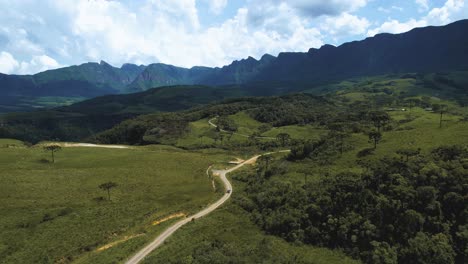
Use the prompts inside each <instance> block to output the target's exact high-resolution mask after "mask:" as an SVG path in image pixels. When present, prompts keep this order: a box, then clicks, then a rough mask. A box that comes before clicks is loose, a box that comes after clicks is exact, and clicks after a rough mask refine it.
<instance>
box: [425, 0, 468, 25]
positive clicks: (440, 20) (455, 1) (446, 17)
mask: <svg viewBox="0 0 468 264" xmlns="http://www.w3.org/2000/svg"><path fill="white" fill-rule="evenodd" d="M464 5H465V1H464V0H447V2H446V3H445V4H444V6H442V7H440V8H434V9H432V10H431V11H430V12H429V14H428V16H427V19H428V20H429V21H431V22H433V23H436V24H446V23H450V22H451V21H452V16H454V15H456V14H457V13H458V12H459V11H461V10H462V9H463V7H464Z"/></svg>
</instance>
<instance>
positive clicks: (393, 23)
mask: <svg viewBox="0 0 468 264" xmlns="http://www.w3.org/2000/svg"><path fill="white" fill-rule="evenodd" d="M426 25H427V24H426V21H424V20H414V19H410V20H408V21H406V22H400V21H398V20H390V21H386V22H384V23H383V24H382V25H380V26H379V27H377V28H374V29H371V30H369V31H368V32H367V35H368V36H375V35H377V34H378V33H383V32H385V33H393V34H397V33H403V32H406V31H409V30H411V29H413V28H415V27H424V26H426Z"/></svg>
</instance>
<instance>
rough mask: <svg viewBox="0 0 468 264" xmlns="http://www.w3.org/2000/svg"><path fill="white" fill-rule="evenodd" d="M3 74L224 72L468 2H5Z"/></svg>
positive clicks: (0, 25) (447, 17)
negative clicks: (162, 69)
mask: <svg viewBox="0 0 468 264" xmlns="http://www.w3.org/2000/svg"><path fill="white" fill-rule="evenodd" d="M0 10H2V11H1V16H0V72H1V73H6V74H34V73H37V72H41V71H45V70H48V69H55V68H60V67H65V66H70V65H78V64H82V63H85V62H90V61H94V62H99V61H101V60H104V61H106V62H108V63H110V64H112V65H114V66H117V67H120V66H121V65H122V64H124V63H135V64H144V65H147V64H151V63H157V62H161V63H166V64H172V65H176V66H181V67H192V66H210V67H220V66H223V65H227V64H230V63H231V62H232V61H234V60H239V59H242V58H247V57H249V56H252V57H254V58H256V59H259V58H261V56H262V55H263V54H265V53H268V54H271V55H274V56H277V55H278V53H280V52H285V51H297V52H306V51H307V50H309V49H310V48H319V47H320V46H322V45H324V44H332V45H340V44H342V43H344V42H349V41H354V40H361V39H365V38H366V37H371V36H374V35H375V34H378V33H383V32H387V33H401V32H406V31H409V30H411V29H412V28H415V27H423V26H428V25H435V26H438V25H445V24H448V23H451V22H454V21H457V20H460V19H466V18H468V3H465V0H395V1H389V0H287V1H283V0H121V1H117V0H115V1H112V0H15V1H11V0H0Z"/></svg>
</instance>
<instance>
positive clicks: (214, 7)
mask: <svg viewBox="0 0 468 264" xmlns="http://www.w3.org/2000/svg"><path fill="white" fill-rule="evenodd" d="M205 1H208V4H209V6H210V10H211V12H212V13H214V14H216V15H219V14H220V13H221V12H222V11H223V10H224V8H226V6H227V3H228V1H227V0H205Z"/></svg>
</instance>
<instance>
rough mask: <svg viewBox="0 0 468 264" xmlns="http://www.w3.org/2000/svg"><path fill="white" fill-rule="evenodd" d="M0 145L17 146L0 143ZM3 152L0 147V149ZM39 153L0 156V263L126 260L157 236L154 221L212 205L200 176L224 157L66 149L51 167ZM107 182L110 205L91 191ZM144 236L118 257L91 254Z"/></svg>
mask: <svg viewBox="0 0 468 264" xmlns="http://www.w3.org/2000/svg"><path fill="white" fill-rule="evenodd" d="M0 143H18V142H17V141H11V140H0ZM1 145H2V144H0V146H1ZM46 159H49V153H45V152H43V151H42V149H40V148H24V147H23V148H0V182H2V184H1V185H0V215H1V216H2V217H1V218H0V259H1V260H2V261H1V262H2V263H40V262H60V261H62V262H70V261H72V260H75V259H76V258H78V257H80V256H81V259H80V261H82V262H83V263H90V262H89V261H88V260H89V259H92V263H111V262H115V261H120V260H122V259H125V258H127V257H128V256H129V255H131V254H132V253H133V252H134V251H135V250H137V249H139V248H141V247H142V246H143V245H144V244H145V243H147V242H148V241H149V240H150V239H152V238H153V237H154V236H155V235H156V234H157V233H159V232H161V230H163V229H164V227H166V226H167V224H169V223H167V224H163V225H160V226H152V225H150V223H151V222H152V221H154V220H156V219H158V218H160V217H163V216H166V215H169V214H171V213H176V212H185V213H193V212H195V211H198V210H199V209H200V208H202V207H204V206H206V205H208V204H210V203H211V202H213V201H214V200H216V199H217V197H218V196H219V194H217V193H214V192H213V190H212V187H211V183H210V181H209V180H208V178H207V176H206V174H205V171H206V169H207V167H208V166H209V165H211V164H212V163H214V162H217V161H220V160H225V159H226V157H225V156H224V155H223V154H220V153H217V154H210V153H190V152H186V151H181V150H177V149H176V150H174V149H173V148H171V147H157V146H156V147H155V146H150V147H145V148H135V149H98V148H66V149H63V150H62V151H60V152H58V153H57V154H56V163H55V164H51V163H48V162H47V161H46ZM108 181H113V182H116V183H118V184H119V186H118V187H117V188H115V189H112V190H111V201H110V202H109V201H106V200H104V201H100V200H101V199H102V198H100V197H104V198H105V199H106V198H107V197H106V196H107V194H106V192H104V191H102V190H100V189H99V188H98V185H100V184H101V183H104V182H108ZM135 234H144V235H143V236H140V237H138V238H134V239H131V240H129V241H128V242H125V243H122V244H121V245H120V247H121V248H120V250H110V249H109V250H108V251H103V252H100V253H96V252H95V249H96V248H98V247H100V246H102V245H105V244H107V243H110V242H113V241H116V240H119V239H122V237H123V236H129V235H135Z"/></svg>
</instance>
